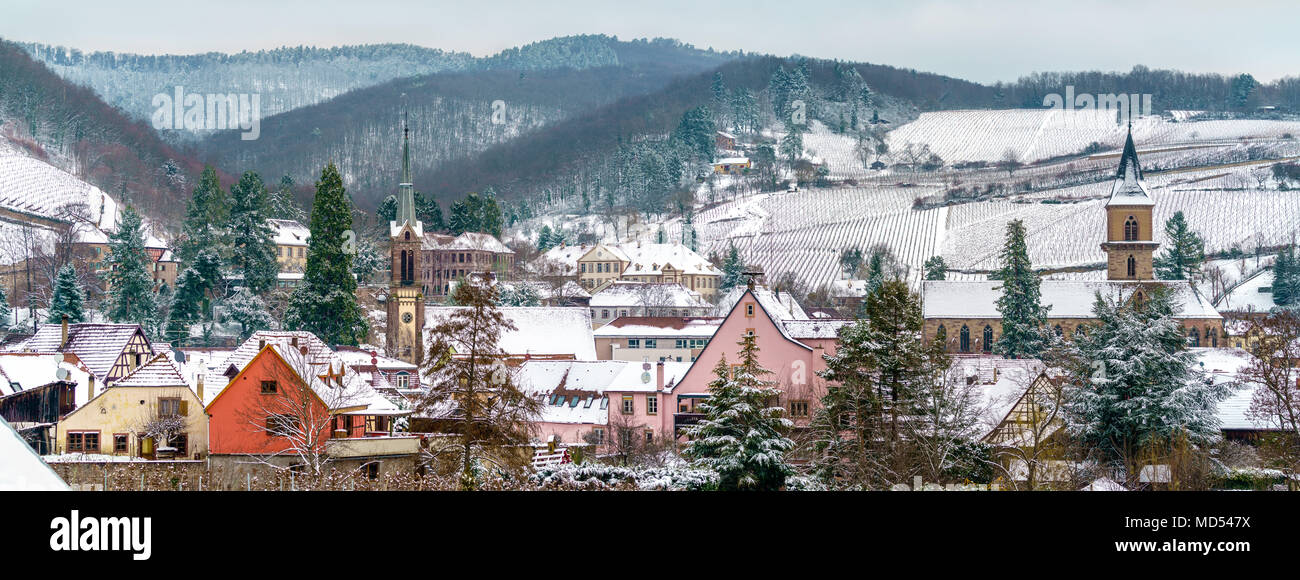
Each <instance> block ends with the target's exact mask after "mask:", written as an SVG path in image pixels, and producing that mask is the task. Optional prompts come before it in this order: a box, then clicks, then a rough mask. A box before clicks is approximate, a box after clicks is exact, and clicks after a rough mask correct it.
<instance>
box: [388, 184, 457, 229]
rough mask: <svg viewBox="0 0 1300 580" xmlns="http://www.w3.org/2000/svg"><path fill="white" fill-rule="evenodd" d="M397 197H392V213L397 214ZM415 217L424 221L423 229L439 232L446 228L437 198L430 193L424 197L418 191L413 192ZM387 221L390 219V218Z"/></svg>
mask: <svg viewBox="0 0 1300 580" xmlns="http://www.w3.org/2000/svg"><path fill="white" fill-rule="evenodd" d="M396 203H397V199H396V198H394V199H393V204H394V205H393V214H394V215H396V214H397V206H396ZM415 207H416V212H415V217H416V218H419V220H420V221H421V222H424V229H425V231H430V232H440V231H442V230H445V229H447V224H446V223H445V222H444V221H443V218H442V206H440V205H438V200H437V199H436V198H434V197H433V196H432V195H430V196H429V197H427V198H426V197H424V195H423V194H421V193H420V192H418V191H417V192H415ZM389 221H392V220H391V219H390V220H389Z"/></svg>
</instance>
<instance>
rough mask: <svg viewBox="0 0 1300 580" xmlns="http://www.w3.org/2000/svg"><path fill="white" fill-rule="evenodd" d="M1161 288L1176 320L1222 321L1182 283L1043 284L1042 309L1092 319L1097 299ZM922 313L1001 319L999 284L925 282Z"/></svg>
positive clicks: (1054, 315) (1053, 315)
mask: <svg viewBox="0 0 1300 580" xmlns="http://www.w3.org/2000/svg"><path fill="white" fill-rule="evenodd" d="M1157 284H1159V285H1163V286H1165V287H1167V288H1169V289H1170V290H1171V291H1172V292H1173V297H1174V301H1175V302H1176V303H1178V305H1179V306H1178V310H1177V312H1176V314H1175V316H1177V317H1178V318H1215V319H1217V318H1221V317H1220V316H1219V312H1218V311H1217V310H1215V309H1214V306H1213V305H1211V304H1210V302H1209V300H1206V299H1205V297H1204V296H1201V294H1200V292H1198V291H1197V290H1196V289H1195V288H1193V287H1192V286H1191V285H1190V284H1188V283H1187V281H1185V280H1144V281H1142V282H1129V281H1123V280H1100V281H1099V280H1088V281H1084V280H1043V281H1042V285H1041V286H1040V290H1041V302H1042V305H1043V306H1050V307H1051V308H1050V310H1048V311H1047V316H1048V318H1094V317H1095V316H1094V315H1093V312H1092V306H1093V304H1094V303H1095V302H1096V295H1097V294H1098V293H1101V294H1102V295H1103V296H1114V295H1115V294H1116V293H1118V292H1120V291H1121V290H1123V291H1124V293H1125V295H1127V294H1128V293H1130V292H1132V291H1133V289H1134V288H1137V287H1143V286H1148V287H1149V286H1152V285H1157ZM921 288H922V293H923V303H922V313H923V315H924V316H925V317H926V318H1001V317H1002V315H1001V313H999V312H998V307H997V300H998V297H999V296H1001V294H1002V282H1001V281H1000V280H986V281H971V282H966V281H954V280H926V281H925V282H924V283H923V284H922V287H921Z"/></svg>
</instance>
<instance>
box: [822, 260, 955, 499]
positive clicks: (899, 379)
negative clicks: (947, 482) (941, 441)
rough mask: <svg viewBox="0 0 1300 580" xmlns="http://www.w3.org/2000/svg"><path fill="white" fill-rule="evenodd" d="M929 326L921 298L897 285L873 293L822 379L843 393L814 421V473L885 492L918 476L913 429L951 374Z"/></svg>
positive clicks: (843, 334)
mask: <svg viewBox="0 0 1300 580" xmlns="http://www.w3.org/2000/svg"><path fill="white" fill-rule="evenodd" d="M923 326H924V319H923V318H922V316H921V304H920V299H919V298H918V297H917V296H916V295H915V294H913V293H912V292H911V291H910V290H908V288H907V284H906V283H905V282H903V281H901V280H896V279H895V280H887V281H885V282H884V283H883V284H881V286H880V287H879V288H877V289H876V290H874V291H873V292H871V293H870V294H868V295H867V297H866V299H865V300H864V301H863V316H862V317H860V318H859V319H858V320H857V321H856V322H854V323H853V324H852V325H849V326H846V327H844V328H842V329H841V330H840V335H839V338H840V347H839V348H838V349H836V352H835V354H834V355H829V356H825V357H824V358H825V360H826V370H825V371H822V372H821V373H820V375H821V377H822V378H824V379H826V380H827V381H830V382H833V383H835V384H837V385H839V386H838V387H837V388H835V389H832V390H831V391H829V392H828V393H827V395H826V396H824V397H823V398H822V406H821V409H819V410H818V411H817V413H816V414H814V417H813V422H812V431H813V433H814V441H815V444H814V449H815V450H816V451H817V452H818V457H817V458H815V459H814V462H813V463H814V473H816V474H817V475H818V476H819V477H820V478H822V479H823V480H824V481H826V482H827V483H831V484H837V483H836V482H838V484H837V485H849V486H853V485H857V486H873V487H883V486H887V485H889V484H892V483H898V482H900V481H906V480H907V479H908V478H909V477H910V476H911V475H912V473H911V471H910V466H911V465H912V464H913V461H912V458H911V456H912V455H913V453H914V450H913V449H912V447H913V446H912V443H911V442H910V441H909V440H908V438H907V437H906V435H907V433H908V431H909V427H908V425H909V424H910V423H912V422H914V421H915V420H917V417H918V416H919V415H920V414H921V411H920V410H919V409H918V408H917V407H918V402H919V401H920V400H921V397H922V396H923V395H924V394H925V393H926V392H927V391H928V389H929V388H930V387H931V386H932V385H933V384H934V382H935V381H936V380H938V377H940V376H941V375H942V373H943V371H944V369H946V368H947V367H948V357H947V354H946V353H945V352H944V350H943V349H944V346H943V344H941V343H940V342H938V341H934V342H931V343H926V341H925V340H924V337H923V336H922V328H923Z"/></svg>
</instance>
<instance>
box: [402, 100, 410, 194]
mask: <svg viewBox="0 0 1300 580" xmlns="http://www.w3.org/2000/svg"><path fill="white" fill-rule="evenodd" d="M402 183H411V125H410V123H409V117H408V113H407V112H406V111H402Z"/></svg>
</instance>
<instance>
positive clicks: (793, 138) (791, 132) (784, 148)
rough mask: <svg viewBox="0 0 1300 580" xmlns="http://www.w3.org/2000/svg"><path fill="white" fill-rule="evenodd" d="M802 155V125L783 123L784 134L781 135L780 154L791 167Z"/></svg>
mask: <svg viewBox="0 0 1300 580" xmlns="http://www.w3.org/2000/svg"><path fill="white" fill-rule="evenodd" d="M800 155H803V125H796V124H794V123H786V124H785V136H784V137H781V156H782V157H784V158H785V162H786V164H787V165H789V166H790V167H791V168H793V167H794V164H795V162H797V161H799V156H800Z"/></svg>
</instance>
